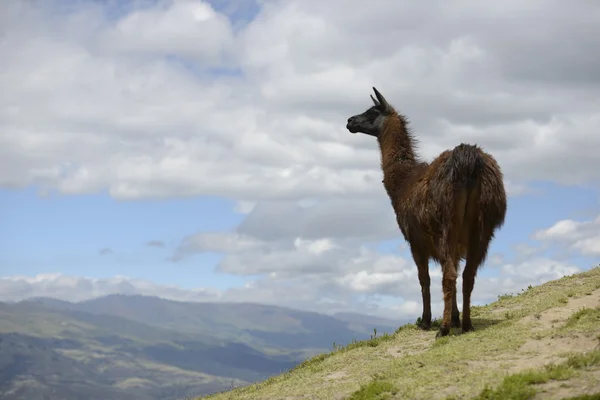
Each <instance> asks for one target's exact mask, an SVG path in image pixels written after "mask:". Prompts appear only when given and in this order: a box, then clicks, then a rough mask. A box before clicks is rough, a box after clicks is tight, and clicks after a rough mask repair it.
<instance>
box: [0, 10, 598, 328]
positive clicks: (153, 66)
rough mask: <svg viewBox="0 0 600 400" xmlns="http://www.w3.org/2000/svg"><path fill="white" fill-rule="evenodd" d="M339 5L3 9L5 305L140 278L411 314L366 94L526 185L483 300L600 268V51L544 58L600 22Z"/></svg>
mask: <svg viewBox="0 0 600 400" xmlns="http://www.w3.org/2000/svg"><path fill="white" fill-rule="evenodd" d="M344 1H345V0H331V1H328V2H303V1H299V2H297V1H293V0H272V1H265V2H257V1H256V2H255V1H249V2H232V1H218V0H213V1H211V2H210V3H208V4H209V5H210V6H207V4H206V3H205V2H202V1H200V0H180V1H167V0H164V1H160V2H159V1H154V0H153V1H139V2H128V3H127V4H126V5H124V4H125V3H123V2H118V1H91V0H90V1H72V0H47V1H44V2H28V3H18V4H17V3H10V4H9V3H7V4H8V5H7V6H6V9H5V10H4V11H5V12H4V13H3V14H2V15H0V23H2V24H3V26H5V27H6V28H5V30H6V35H4V36H2V38H0V57H1V58H2V59H3V60H6V61H5V62H3V63H2V64H1V65H0V86H1V87H3V92H2V93H1V94H0V205H1V207H0V219H1V221H2V224H1V225H0V239H1V240H0V268H1V269H0V292H3V293H4V296H5V298H8V299H20V298H24V297H28V296H33V295H49V296H58V297H62V298H69V299H83V298H86V297H89V296H98V295H103V294H108V293H112V292H114V291H119V290H121V289H122V286H119V285H120V283H119V282H121V281H119V280H118V279H117V278H115V277H117V276H124V277H126V278H122V279H126V280H128V282H129V283H130V286H131V288H132V289H131V290H133V291H136V293H141V294H156V295H163V296H166V297H170V298H175V299H202V300H232V301H257V302H268V303H274V304H281V305H289V306H293V307H300V308H310V309H316V310H322V309H325V308H327V307H328V308H327V310H329V311H331V310H334V308H335V307H337V308H336V309H339V310H345V311H363V312H368V311H369V310H373V304H372V303H371V302H372V301H373V299H379V300H376V301H375V302H376V303H379V304H380V305H382V306H383V307H384V308H386V307H387V308H386V309H385V313H384V314H386V315H408V316H410V317H412V316H414V315H416V314H418V313H419V312H420V288H419V285H418V280H417V277H416V268H415V267H414V265H413V263H412V260H411V259H410V256H409V254H408V253H407V252H406V251H405V250H401V248H402V245H403V243H404V241H403V239H402V238H401V236H400V233H399V231H398V229H397V228H396V226H395V221H394V218H393V213H392V211H391V206H390V204H389V200H388V199H387V197H386V195H385V192H384V190H383V187H382V186H381V171H380V169H379V154H378V149H377V145H376V143H375V141H374V139H373V138H369V137H365V136H361V135H350V134H349V133H348V132H347V131H346V130H345V128H344V125H345V120H346V119H347V117H348V116H349V115H352V114H356V113H358V112H362V111H364V109H365V108H366V107H368V106H369V105H370V99H369V94H370V93H371V90H372V89H371V87H372V86H377V87H378V89H380V90H382V91H383V93H384V95H385V96H386V97H387V98H388V100H390V101H391V103H392V104H393V105H395V106H397V107H398V109H399V110H400V111H401V112H402V113H403V114H406V115H407V116H408V117H409V120H410V121H411V124H412V125H413V132H414V133H415V134H416V135H417V136H418V137H419V142H420V147H419V150H420V151H419V152H420V153H421V154H423V156H424V157H425V158H426V159H427V160H431V159H432V158H433V157H434V156H436V155H437V154H439V152H441V151H442V150H444V149H448V148H452V147H454V146H455V145H457V144H459V143H460V142H463V141H465V142H470V143H478V144H480V145H482V146H483V147H484V148H485V149H486V150H488V151H489V152H491V153H492V154H493V155H494V156H495V157H496V158H497V160H498V161H499V163H500V165H501V167H502V170H503V172H504V174H505V178H506V183H507V187H510V188H517V189H523V188H524V187H526V188H527V190H526V191H525V192H522V191H521V192H519V190H517V192H519V193H515V195H513V196H511V197H510V198H509V206H508V214H507V219H506V223H505V225H504V227H503V228H502V229H501V230H500V231H499V232H498V233H497V235H496V239H495V240H494V241H493V242H492V246H491V249H490V251H489V258H488V262H487V264H486V268H485V269H484V270H483V271H481V273H480V275H479V276H480V277H481V280H479V281H478V282H479V283H478V284H476V293H475V294H474V301H475V302H481V301H489V300H490V299H493V298H494V297H495V296H496V295H498V294H502V293H503V292H506V291H516V290H519V289H520V288H522V287H526V286H527V285H529V284H539V283H542V282H545V281H547V280H550V279H556V278H558V277H560V276H562V275H564V274H567V273H573V272H575V271H578V270H583V269H587V268H590V267H591V266H592V265H593V264H594V263H597V259H598V256H599V255H600V236H598V234H597V233H595V232H597V229H596V227H598V228H600V226H598V225H599V224H600V219H599V220H597V221H596V218H597V216H598V215H599V214H600V202H599V198H600V196H599V194H600V192H599V190H600V187H598V183H599V182H598V179H597V172H596V171H597V170H598V169H599V168H600V164H599V162H600V161H599V159H598V157H597V148H598V146H600V139H598V135H597V133H596V132H597V131H598V129H600V115H599V114H598V110H597V107H596V106H595V105H596V104H597V103H598V101H599V100H600V98H599V97H598V91H597V90H595V88H596V87H597V82H596V80H595V78H594V76H595V75H594V72H593V71H597V70H598V68H596V66H600V57H599V56H598V55H597V51H596V49H597V46H596V47H595V46H594V43H593V42H594V40H595V39H594V40H591V41H590V43H588V42H587V41H586V42H581V41H579V42H581V43H583V44H582V45H581V47H578V48H576V49H573V51H574V52H577V59H578V60H579V64H578V65H579V67H575V66H573V65H572V63H570V62H568V61H569V60H566V59H565V58H564V57H562V56H561V53H560V47H556V46H549V45H547V44H548V43H553V42H555V41H557V40H567V39H568V40H571V41H578V40H579V38H581V37H582V35H583V36H585V37H589V32H591V31H592V30H596V29H597V26H596V25H595V24H593V23H592V22H593V21H592V22H590V21H580V22H579V23H577V24H570V23H569V24H567V25H564V26H561V27H558V26H556V24H553V23H551V21H553V19H552V18H554V17H556V18H559V17H562V16H563V15H564V13H565V12H567V11H568V10H569V9H568V7H567V6H564V5H559V4H558V3H557V4H555V5H553V6H552V7H550V6H548V7H545V8H543V9H540V10H538V11H539V12H543V13H544V14H545V15H546V16H547V18H544V19H542V20H536V21H533V20H532V21H529V22H528V24H524V25H523V26H521V25H519V24H517V25H514V26H513V30H511V32H512V33H514V34H515V35H517V37H519V44H520V45H519V46H514V40H513V39H514V38H510V37H507V35H505V32H506V30H505V27H506V24H508V23H512V22H511V21H513V20H511V19H510V18H509V17H508V16H507V15H506V13H504V12H503V10H502V9H496V8H495V7H493V6H490V7H486V9H479V8H478V7H477V3H473V4H471V6H469V7H465V9H464V10H461V12H460V13H457V14H456V15H449V14H448V13H447V12H446V10H445V9H444V8H443V5H442V4H441V3H440V4H437V3H436V4H435V5H434V6H435V7H442V8H441V9H439V10H438V12H433V13H430V12H429V11H430V10H429V9H424V8H423V9H422V8H421V7H426V6H424V5H423V6H421V5H411V6H410V7H409V6H407V5H406V3H400V2H398V3H394V4H393V5H392V4H391V3H389V2H384V1H381V2H374V3H373V5H372V6H371V7H369V9H368V10H361V9H356V8H349V7H347V3H345V2H344ZM259 4H260V6H259ZM419 4H420V3H419ZM498 7H500V6H498ZM519 7H521V6H519V5H518V4H516V5H514V12H515V13H519V12H520V8H519ZM532 7H537V5H534V6H532ZM540 7H541V6H540ZM565 7H566V8H565ZM341 9H344V13H340V12H339V10H341ZM521 11H523V14H521V15H523V16H525V15H529V14H528V13H529V12H531V9H525V8H524V9H523V10H521ZM481 18H484V19H486V21H488V23H486V24H485V26H484V25H481V24H474V23H473V21H479V20H480V19H481ZM588 22H589V24H588ZM358 23H360V26H361V27H362V28H361V29H357V24H358ZM533 24H536V25H535V29H534V30H532V29H529V28H527V27H528V26H533ZM364 27H368V30H367V29H366V28H364ZM440 32H442V33H440ZM538 32H543V37H544V38H545V39H544V41H543V42H542V43H540V39H539V38H540V35H538V34H537V33H538ZM598 37H600V34H599V35H598ZM565 38H566V39H565ZM588 45H589V46H590V47H589V48H587V47H586V46H588ZM599 45H600V44H599ZM540 49H542V50H543V51H542V50H540ZM538 50H539V51H538ZM182 67H183V68H182ZM580 67H581V68H584V67H586V68H587V67H589V71H592V72H589V73H584V72H585V71H583V70H580V69H577V68H580ZM541 68H544V70H545V71H546V72H547V73H546V74H543V75H540V76H536V77H535V79H532V76H531V74H530V71H536V70H540V69H541ZM586 71H587V70H586ZM574 77H576V78H574ZM588 78H589V80H590V82H589V84H587V85H582V84H581V80H582V79H588ZM564 99H568V101H564ZM491 107H494V108H495V109H494V110H493V111H494V112H491ZM40 193H43V195H40ZM307 199H311V200H316V202H315V203H314V204H313V206H311V207H308V208H298V206H297V205H298V204H300V203H303V202H305V201H306V200H307ZM240 208H241V209H245V210H242V211H239V210H240ZM236 210H237V211H236ZM569 219H572V220H574V221H579V223H578V224H577V223H575V222H572V221H571V222H569V221H567V222H562V223H561V224H562V225H561V224H558V225H556V224H557V223H558V222H559V221H562V220H569ZM348 220H350V221H348ZM244 221H246V224H243V223H244ZM257 221H259V222H260V221H262V222H264V224H263V225H264V226H261V224H260V223H257ZM332 221H334V222H332ZM335 221H337V222H335ZM340 221H342V222H344V221H345V222H348V223H347V224H345V223H340ZM336 223H340V224H339V225H338V227H339V226H343V227H344V228H343V229H341V228H340V229H335V228H336V226H334V224H336ZM240 224H242V225H241V226H240ZM238 226H240V229H239V231H237V229H238ZM553 226H554V228H552V229H549V228H551V227H553ZM570 226H577V229H570V228H569V227H570ZM538 231H539V232H540V233H539V237H540V238H541V239H540V240H537V241H536V240H534V239H533V238H532V236H533V235H534V233H535V232H538ZM277 235H281V237H277ZM371 238H376V240H375V239H374V240H375V241H374V242H373V241H371ZM150 242H153V244H154V245H149V243H150ZM158 244H160V245H158ZM183 245H185V246H186V247H185V249H186V250H185V252H184V253H185V254H184V256H181V254H182V252H181V251H178V249H179V250H180V249H181V247H182V246H183ZM175 255H178V257H177V261H173V257H174V256H175ZM498 256H501V258H499V257H498ZM432 271H434V272H435V273H439V268H438V267H437V266H436V267H433V266H432ZM39 274H45V275H44V276H38V275H39ZM432 274H433V272H432ZM88 278H93V279H88ZM120 279H121V278H120ZM84 281H85V283H86V285H87V286H85V285H83V286H81V285H79V286H78V284H77V282H84ZM166 285H175V286H173V287H171V288H168V287H167V286H166ZM432 285H434V286H433V288H432V293H433V298H434V301H436V302H437V301H439V298H440V296H441V293H440V291H439V290H438V288H439V285H440V282H439V279H435V278H434V279H433V283H432ZM81 287H92V288H93V289H92V290H90V291H89V292H85V291H82V290H83V289H81ZM197 288H203V289H206V291H202V290H197V291H192V290H191V289H197ZM281 288H285V290H283V289H281ZM85 290H87V289H85ZM325 300H327V301H328V302H333V303H335V306H332V305H328V306H326V307H325V306H323V304H324V303H323V302H324V301H325ZM333 303H331V304H333ZM328 304H329V303H328ZM435 307H439V303H437V305H436V306H434V309H435V310H439V308H435Z"/></svg>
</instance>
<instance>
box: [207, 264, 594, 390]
mask: <svg viewBox="0 0 600 400" xmlns="http://www.w3.org/2000/svg"><path fill="white" fill-rule="evenodd" d="M472 317H473V325H474V327H475V331H474V332H469V333H466V334H461V330H460V329H452V331H451V335H450V336H447V337H443V338H440V339H436V338H435V337H436V329H433V330H431V331H422V330H420V329H418V328H417V327H416V326H415V324H407V325H405V326H403V327H401V328H399V329H398V330H397V331H396V332H394V334H392V335H378V336H377V337H375V338H373V339H369V340H365V341H360V342H356V343H352V344H350V345H349V346H340V347H337V348H336V349H334V350H332V351H330V352H326V353H322V354H319V355H317V356H315V357H313V358H311V359H309V360H306V361H305V362H303V363H302V364H301V365H298V366H297V367H295V368H294V369H292V370H291V371H286V372H284V373H282V374H280V375H278V376H276V377H271V378H269V379H267V380H264V381H261V382H259V383H255V384H252V385H249V386H246V387H242V388H238V389H233V390H229V391H225V392H223V393H218V394H214V395H211V396H206V397H202V399H206V400H209V399H210V400H263V399H269V400H284V399H285V400H287V399H337V400H361V399H362V400H378V399H388V400H392V399H394V400H400V399H447V400H449V399H472V400H484V399H487V400H495V399H498V400H500V399H523V400H524V399H564V400H567V399H568V400H575V399H577V400H592V399H594V400H595V399H600V267H596V268H593V269H591V270H589V271H586V272H583V273H580V274H575V275H572V276H567V277H564V278H561V279H558V280H555V281H551V282H548V283H546V284H543V285H541V286H537V287H530V288H528V289H527V290H523V291H522V293H519V294H506V295H503V296H500V297H499V299H498V301H496V302H494V303H492V304H490V305H486V306H475V307H473V308H472ZM439 322H440V321H439V320H436V321H434V325H438V326H439Z"/></svg>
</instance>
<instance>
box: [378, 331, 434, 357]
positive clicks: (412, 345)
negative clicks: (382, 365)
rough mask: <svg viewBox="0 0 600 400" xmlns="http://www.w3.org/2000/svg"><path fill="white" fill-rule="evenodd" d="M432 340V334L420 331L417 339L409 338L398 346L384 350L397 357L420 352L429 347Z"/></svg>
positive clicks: (387, 353)
mask: <svg viewBox="0 0 600 400" xmlns="http://www.w3.org/2000/svg"><path fill="white" fill-rule="evenodd" d="M434 341H435V338H434V337H433V336H432V335H430V334H427V333H425V332H421V333H420V335H419V339H418V340H411V342H408V343H401V344H400V345H398V346H390V347H389V348H388V349H387V350H386V355H388V356H392V357H393V358H399V357H405V356H410V355H413V354H418V353H422V352H423V351H425V350H426V349H428V348H430V347H431V345H432V344H433V342H434Z"/></svg>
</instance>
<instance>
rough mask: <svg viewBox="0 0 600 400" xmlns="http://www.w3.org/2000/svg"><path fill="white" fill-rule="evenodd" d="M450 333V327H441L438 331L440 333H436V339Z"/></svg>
mask: <svg viewBox="0 0 600 400" xmlns="http://www.w3.org/2000/svg"><path fill="white" fill-rule="evenodd" d="M449 333H450V327H443V326H442V327H441V328H440V330H439V331H438V333H437V334H436V335H435V337H436V339H438V338H441V337H444V336H448V334H449Z"/></svg>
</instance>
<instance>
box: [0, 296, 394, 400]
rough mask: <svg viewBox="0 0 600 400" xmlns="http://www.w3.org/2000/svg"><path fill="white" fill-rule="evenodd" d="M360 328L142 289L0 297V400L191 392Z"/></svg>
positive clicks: (245, 375)
mask: <svg viewBox="0 0 600 400" xmlns="http://www.w3.org/2000/svg"><path fill="white" fill-rule="evenodd" d="M357 317H358V319H359V320H366V321H369V322H373V321H375V320H373V321H371V320H370V318H369V317H367V316H360V315H359V316H357ZM376 321H377V322H378V323H379V324H380V325H379V326H380V329H382V330H387V331H389V332H392V331H393V328H392V327H391V326H392V324H393V322H391V321H387V320H384V319H377V320H376ZM381 324H387V325H381ZM320 328H322V329H320ZM370 329H372V328H370V325H366V324H361V323H360V322H352V321H345V320H343V319H338V318H334V317H332V316H327V315H323V314H318V313H311V312H303V311H298V310H292V309H287V308H282V307H273V306H265V305H259V304H213V303H187V302H175V301H169V300H164V299H159V298H156V297H147V296H122V295H114V296H107V297H103V298H98V299H94V300H90V301H86V302H80V303H70V302H65V301H59V300H55V299H48V298H38V299H34V300H27V301H22V302H19V303H12V304H8V303H0V354H2V357H1V360H0V399H4V398H6V399H14V400H17V399H31V398H41V397H43V398H44V399H47V400H53V399H63V398H69V399H79V398H81V399H106V398H110V399H115V400H119V399H134V400H135V399H145V400H153V399H161V400H169V399H173V400H175V399H181V398H183V397H185V396H192V395H193V396H198V395H202V394H208V393H213V392H216V391H222V390H224V389H226V388H230V387H231V385H247V384H248V383H250V382H254V381H257V380H262V379H265V378H268V377H270V376H273V375H276V374H279V373H281V371H285V370H288V369H290V368H292V367H294V366H295V365H297V364H298V363H300V362H302V361H303V360H305V359H306V358H307V357H310V356H312V355H314V354H318V353H320V352H323V351H327V350H328V349H329V348H330V347H331V343H332V342H334V341H337V342H338V343H339V342H342V343H343V342H344V341H345V342H346V343H349V342H350V341H351V340H352V339H359V338H368V337H369V334H370Z"/></svg>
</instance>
